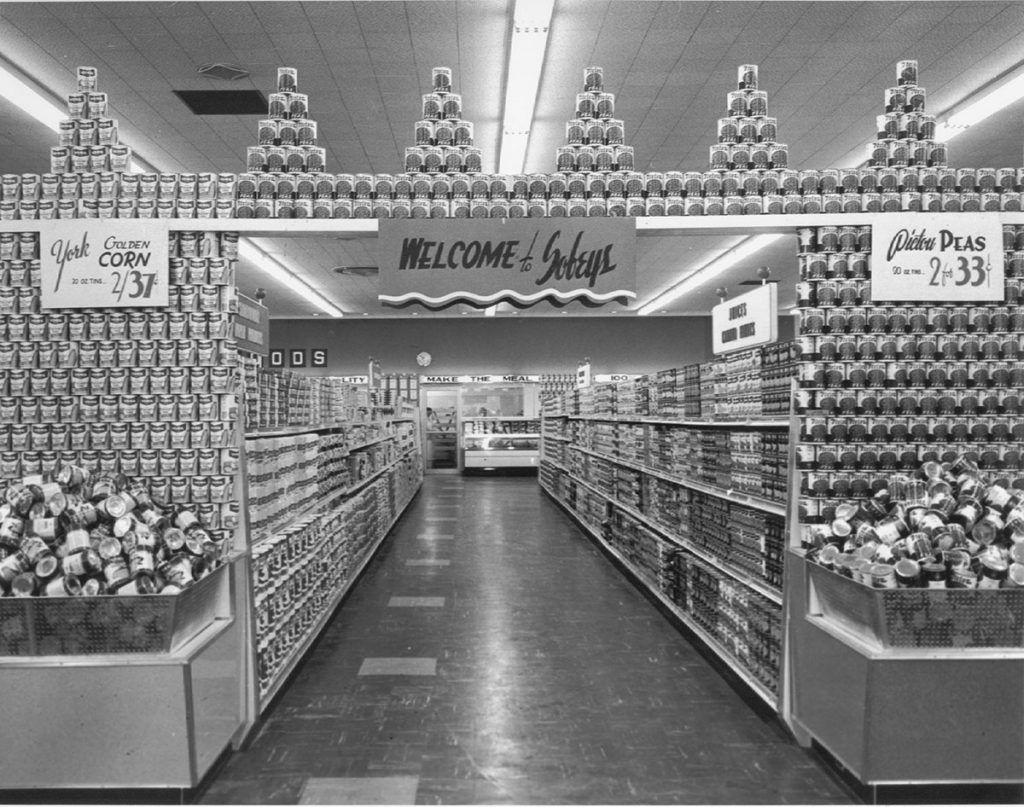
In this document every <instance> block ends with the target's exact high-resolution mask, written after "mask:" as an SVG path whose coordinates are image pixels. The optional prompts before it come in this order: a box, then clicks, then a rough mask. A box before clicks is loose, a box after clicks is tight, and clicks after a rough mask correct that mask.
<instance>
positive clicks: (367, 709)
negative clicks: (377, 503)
mask: <svg viewBox="0 0 1024 807" xmlns="http://www.w3.org/2000/svg"><path fill="white" fill-rule="evenodd" d="M853 798H854V797H853V796H852V794H851V793H849V792H848V791H847V790H846V789H845V788H843V787H842V786H841V785H839V784H838V783H837V782H836V781H835V780H834V778H833V777H832V776H831V775H830V774H829V773H828V772H826V770H825V769H824V768H823V767H822V766H821V765H820V763H819V762H818V761H817V760H816V759H815V758H814V757H813V756H812V755H810V754H809V753H807V752H805V751H804V750H802V749H800V748H799V747H797V746H796V745H795V744H794V743H792V742H791V741H790V740H789V738H788V737H787V735H786V734H785V733H784V731H783V730H782V729H781V728H780V727H778V726H777V725H776V724H775V723H774V722H772V721H769V720H766V719H764V718H762V717H760V716H759V715H758V714H757V713H756V712H755V711H754V710H752V709H751V708H750V706H748V705H747V704H746V703H745V702H744V701H743V699H742V698H741V697H740V696H739V695H737V693H736V692H735V691H734V690H732V689H731V688H730V687H729V686H728V684H726V683H725V681H724V680H723V679H722V678H721V677H720V676H719V674H718V673H717V672H716V671H715V670H714V669H712V668H711V666H710V665H709V664H708V662H707V661H706V660H705V659H704V658H703V657H702V656H701V655H700V654H699V653H698V652H697V651H695V650H694V649H692V648H691V647H690V646H689V645H688V644H687V642H686V641H685V639H683V638H682V637H681V636H680V634H679V633H678V631H677V630H676V629H675V628H674V627H673V626H672V625H670V624H669V623H668V622H667V621H666V620H665V619H664V618H663V617H662V616H661V615H660V614H659V613H658V612H657V611H656V610H655V608H654V607H653V606H652V605H650V604H649V602H648V601H647V600H646V599H645V598H644V597H643V596H642V595H641V594H640V593H639V592H638V591H636V590H635V589H634V588H633V587H632V585H630V584H629V582H628V581H627V580H626V579H625V578H624V577H623V576H622V575H621V573H620V572H619V571H618V570H617V569H615V568H614V567H613V566H611V564H609V563H608V561H606V560H605V558H604V557H603V556H602V555H601V554H600V552H599V551H598V550H597V549H596V548H595V547H594V546H593V544H592V543H591V542H590V541H589V539H588V538H586V537H585V536H584V535H583V534H582V533H580V532H579V530H578V529H577V528H576V527H575V525H574V524H573V523H572V522H571V521H570V520H569V518H568V517H567V516H566V515H565V514H564V513H563V512H562V511H561V510H560V509H559V508H558V507H557V506H556V505H555V504H554V503H553V502H552V501H551V500H550V499H548V498H547V497H546V496H545V495H544V494H542V493H541V492H540V490H539V488H538V485H537V482H536V480H535V479H532V478H502V479H480V478H470V479H463V478H461V477H454V476H440V477H439V476H434V477H428V478H427V480H426V483H425V485H424V489H423V491H422V492H421V493H420V495H419V497H418V498H417V499H416V500H415V501H414V503H413V504H412V505H411V506H410V509H409V511H408V512H407V514H406V515H405V517H404V518H403V519H402V520H401V521H400V522H399V524H398V525H397V527H396V534H394V535H393V536H392V537H391V538H390V539H389V540H388V541H387V542H386V543H385V545H384V547H383V548H382V550H381V553H380V554H379V556H378V557H377V558H376V559H375V560H374V562H373V563H372V564H371V565H370V567H369V568H368V569H367V572H366V574H365V576H364V578H363V580H362V581H361V582H360V583H359V585H358V586H356V587H355V590H354V591H353V593H352V595H351V596H350V598H349V599H348V601H347V602H346V603H345V605H343V606H342V609H341V611H340V612H339V613H338V615H337V616H336V617H335V619H334V621H333V622H332V624H331V625H330V626H329V627H328V629H327V631H326V633H325V635H324V637H323V639H322V640H321V642H320V643H319V645H318V646H317V647H316V649H315V650H314V652H313V653H312V655H311V656H310V657H309V659H308V660H307V662H306V664H305V665H304V666H303V667H302V668H301V669H300V671H299V673H298V675H297V676H296V677H295V678H294V680H293V681H292V683H291V685H290V686H289V687H287V688H286V689H285V691H284V693H283V695H282V696H281V697H280V698H279V700H278V701H277V703H276V705H275V706H274V708H273V709H272V711H271V712H269V714H268V716H267V717H266V719H265V722H264V724H263V726H262V729H261V730H260V731H259V733H258V736H257V737H256V739H255V740H254V741H253V743H252V744H251V747H250V748H248V749H247V750H246V751H244V752H241V753H237V754H233V755H232V756H231V757H230V758H229V759H228V760H227V762H226V763H225V765H224V766H223V768H222V769H221V770H220V772H219V773H218V775H217V776H216V777H215V779H214V781H213V782H212V783H211V784H210V786H209V787H208V789H207V790H206V791H205V793H203V794H202V801H203V802H204V803H240V802H247V803H259V802H273V803H281V804H289V803H290V804H295V803H298V802H299V801H300V799H301V800H302V802H303V803H360V804H366V803H413V802H415V803H419V804H439V803H488V802H512V803H521V804H525V803H548V804H551V803H647V804H656V803H741V804H748V803H782V802H798V803H799V802H803V803H808V802H812V803H838V802H849V801H850V800H851V799H853Z"/></svg>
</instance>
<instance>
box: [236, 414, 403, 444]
mask: <svg viewBox="0 0 1024 807" xmlns="http://www.w3.org/2000/svg"><path fill="white" fill-rule="evenodd" d="M414 421H415V418H412V417H394V418H385V419H383V420H366V421H345V422H344V423H321V424H319V425H314V424H310V425H306V426H289V427H287V428H284V429H255V430H252V431H247V432H246V433H245V439H246V440H258V439H260V438H263V437H294V436H296V435H299V434H310V433H313V432H317V433H321V432H331V431H338V430H339V429H347V428H350V427H352V426H370V425H373V424H378V423H379V424H383V425H385V426H388V425H391V424H393V423H412V422H414ZM392 436H394V435H386V436H384V437H382V438H381V440H386V439H388V437H392ZM377 442H380V440H372V441H370V442H369V443H366V444H365V445H360V446H355V447H354V449H355V448H365V447H366V446H367V445H373V444H374V443H377ZM354 449H353V450H354Z"/></svg>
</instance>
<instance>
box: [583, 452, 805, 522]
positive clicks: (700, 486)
mask: <svg viewBox="0 0 1024 807" xmlns="http://www.w3.org/2000/svg"><path fill="white" fill-rule="evenodd" d="M572 448H573V450H575V451H580V452H582V453H583V454H588V455H590V456H591V457H597V458H598V459H600V460H605V461H606V462H614V463H615V464H616V465H621V466H622V467H623V468H629V469H631V470H633V471H639V472H640V473H644V474H649V475H650V476H656V477H658V479H663V480H665V481H666V482H671V483H672V484H674V485H679V486H680V487H684V488H689V489H690V490H695V491H697V492H699V493H704V494H707V495H708V496H716V497H717V498H719V499H728V500H729V501H730V502H735V503H736V504H742V505H744V506H746V507H750V508H753V509H754V510H761V511H763V512H765V513H770V514H771V515H773V516H785V515H786V506H785V505H784V504H780V503H778V502H772V501H769V500H768V499H762V498H761V497H760V496H754V495H753V494H750V493H740V492H739V491H735V490H724V489H722V488H717V487H715V486H714V485H708V484H706V483H704V482H697V481H695V480H693V479H684V478H683V477H681V476H674V475H673V474H669V473H665V472H664V471H658V470H655V469H654V468H648V467H647V466H646V465H640V464H638V463H635V462H629V461H628V460H624V459H620V458H619V457H612V456H610V455H608V454H602V453H601V452H599V451H592V450H591V449H589V448H583V447H582V446H576V445H574V446H572Z"/></svg>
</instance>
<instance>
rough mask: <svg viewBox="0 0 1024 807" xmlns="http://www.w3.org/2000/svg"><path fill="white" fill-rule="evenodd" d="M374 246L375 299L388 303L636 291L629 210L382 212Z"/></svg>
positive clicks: (525, 301)
mask: <svg viewBox="0 0 1024 807" xmlns="http://www.w3.org/2000/svg"><path fill="white" fill-rule="evenodd" d="M378 250H379V252H378V263H379V265H380V294H379V295H378V299H380V301H381V302H382V303H384V304H385V305H390V306H405V305H410V304H412V303H419V304H421V305H424V306H426V307H428V308H445V307H447V306H450V305H454V304H456V303H467V304H469V305H473V306H476V307H477V308H486V307H488V306H492V305H496V304H497V303H500V302H509V303H511V304H513V305H516V306H519V307H527V306H531V305H534V304H536V303H538V302H540V301H542V300H548V301H549V302H551V303H553V304H554V305H558V306H560V305H565V304H566V303H569V302H572V301H573V300H579V301H581V302H583V303H584V304H586V305H591V306H599V305H604V304H605V303H609V302H613V301H616V302H620V303H623V304H626V303H628V302H629V301H630V300H633V299H635V298H636V225H635V223H634V221H633V220H632V219H628V218H622V219H618V218H600V219H597V218H593V219H567V218H559V219H493V220H492V219H487V220H478V219H436V220H435V219H415V220H414V219H383V220H382V221H381V223H380V232H379V238H378Z"/></svg>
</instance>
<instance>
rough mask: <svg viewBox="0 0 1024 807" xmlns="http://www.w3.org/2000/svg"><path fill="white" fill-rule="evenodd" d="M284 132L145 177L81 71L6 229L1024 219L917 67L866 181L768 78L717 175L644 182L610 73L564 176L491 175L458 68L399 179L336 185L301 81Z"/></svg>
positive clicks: (716, 156)
mask: <svg viewBox="0 0 1024 807" xmlns="http://www.w3.org/2000/svg"><path fill="white" fill-rule="evenodd" d="M276 89H277V92H274V93H271V94H270V97H269V109H268V117H267V118H266V119H264V120H262V121H260V122H259V125H258V127H257V145H255V146H252V147H250V148H249V149H248V152H247V155H246V170H245V171H244V172H241V173H232V172H226V173H210V172H203V173H140V174H135V173H131V166H132V151H131V148H130V147H129V146H127V145H125V144H121V143H119V142H118V127H117V121H116V120H113V119H111V118H109V117H107V114H108V111H107V110H108V106H109V103H108V97H107V95H106V94H105V93H102V92H99V91H98V77H97V74H96V70H95V69H94V68H80V69H79V84H78V88H77V91H76V92H74V93H71V94H70V95H69V96H68V115H69V117H68V118H67V119H66V120H65V121H63V122H62V124H61V131H60V133H59V135H58V141H59V142H58V145H57V146H55V147H54V148H52V149H51V151H50V166H49V168H50V170H49V171H48V172H47V173H43V174H23V175H15V174H9V175H4V176H3V177H2V178H0V220H18V219H40V218H42V219H49V218H90V217H118V218H149V217H166V218H404V217H411V218H428V217H441V218H444V217H455V218H503V217H528V216H556V217H557V216H721V215H730V216H733V215H758V214H817V213H865V212H868V213H876V212H899V211H950V212H954V211H979V210H983V211H999V210H1004V211H1019V210H1021V201H1022V199H1021V190H1022V187H1024V168H1020V167H1009V168H980V169H974V168H951V167H949V165H948V153H947V149H946V145H945V144H944V143H942V142H939V141H937V140H935V139H934V138H935V136H936V132H935V117H934V116H932V115H929V114H928V113H927V112H926V107H925V98H926V91H925V89H924V88H923V87H921V86H920V85H919V82H918V70H917V63H916V62H913V61H902V62H900V63H899V64H898V69H897V85H896V86H895V87H890V88H888V89H886V90H885V93H884V106H883V111H882V112H881V114H880V115H879V116H878V120H877V123H878V126H877V130H878V132H877V139H876V140H875V141H874V142H873V143H872V144H870V146H869V147H868V152H867V155H866V165H865V167H862V168H824V169H810V168H805V169H800V170H797V169H794V168H790V167H789V153H788V147H787V146H786V145H785V144H783V143H779V142H778V130H779V122H778V120H777V119H776V118H773V117H770V116H769V115H768V107H767V103H768V95H767V92H766V91H764V90H761V89H758V69H757V66H756V65H741V66H740V67H739V69H738V79H737V89H735V90H732V91H730V92H728V93H727V109H726V112H727V116H726V117H723V118H721V119H720V120H719V121H718V125H717V132H718V138H717V139H718V141H719V142H717V143H715V144H713V145H712V146H711V147H710V170H692V171H663V172H662V171H651V170H648V171H637V170H635V166H636V165H637V164H638V161H637V158H636V156H635V155H634V153H633V148H632V147H631V146H628V145H627V144H626V136H625V124H624V123H623V121H621V120H619V119H617V118H615V117H614V108H615V105H614V98H615V97H614V94H612V93H609V92H606V91H605V88H604V74H603V70H602V69H601V68H599V67H588V68H587V69H586V70H585V71H584V91H583V92H582V93H578V94H577V97H576V107H575V109H574V114H573V117H572V118H570V119H569V120H568V121H567V124H566V144H565V145H564V146H562V147H559V149H558V150H557V154H556V155H555V163H554V164H555V168H556V170H555V171H553V172H551V173H535V174H514V175H513V174H496V173H488V172H485V171H484V170H483V165H482V163H481V157H480V149H479V148H477V147H475V146H473V145H472V143H473V125H472V122H471V121H468V120H465V119H464V117H463V115H464V112H463V104H462V97H461V96H460V95H459V94H457V93H453V92H452V91H451V90H452V76H451V70H450V69H449V68H435V69H434V70H433V76H432V92H430V93H428V94H425V95H424V96H423V109H422V110H421V119H420V120H419V121H417V122H416V124H415V126H414V129H413V143H414V145H412V146H410V147H409V148H407V149H406V153H405V161H404V165H403V166H402V167H403V169H404V170H402V171H399V172H395V173H331V172H328V170H327V166H326V157H325V153H324V149H323V148H321V147H319V146H317V145H316V139H317V122H316V121H315V120H314V119H313V118H312V117H310V115H311V109H310V100H309V97H308V96H307V95H305V94H302V93H299V92H298V76H297V71H296V70H295V69H294V68H288V67H283V68H279V70H278V84H277V88H276Z"/></svg>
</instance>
